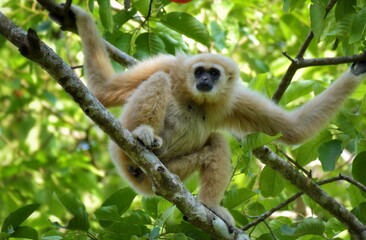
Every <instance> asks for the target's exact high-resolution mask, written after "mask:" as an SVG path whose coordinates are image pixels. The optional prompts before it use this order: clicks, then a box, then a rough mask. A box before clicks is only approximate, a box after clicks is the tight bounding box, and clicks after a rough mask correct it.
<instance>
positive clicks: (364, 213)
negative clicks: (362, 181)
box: [351, 202, 366, 224]
mask: <svg viewBox="0 0 366 240" xmlns="http://www.w3.org/2000/svg"><path fill="white" fill-rule="evenodd" d="M351 213H353V214H354V215H355V216H356V217H357V218H358V219H359V220H360V221H361V222H362V223H363V224H366V202H363V203H360V205H358V206H357V207H355V208H354V209H352V211H351Z"/></svg>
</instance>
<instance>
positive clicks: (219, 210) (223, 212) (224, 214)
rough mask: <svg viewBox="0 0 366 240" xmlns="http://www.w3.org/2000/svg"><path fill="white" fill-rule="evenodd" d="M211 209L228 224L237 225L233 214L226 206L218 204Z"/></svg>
mask: <svg viewBox="0 0 366 240" xmlns="http://www.w3.org/2000/svg"><path fill="white" fill-rule="evenodd" d="M209 209H211V211H213V212H214V213H216V215H218V216H219V217H220V218H221V219H222V220H223V221H224V222H226V224H227V225H228V226H235V220H234V218H233V216H231V214H230V212H229V210H227V209H226V208H224V207H221V206H216V207H210V208H209Z"/></svg>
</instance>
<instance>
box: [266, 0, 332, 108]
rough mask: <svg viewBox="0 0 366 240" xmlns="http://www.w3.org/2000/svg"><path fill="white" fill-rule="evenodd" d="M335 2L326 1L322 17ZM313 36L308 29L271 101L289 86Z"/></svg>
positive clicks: (277, 98)
mask: <svg viewBox="0 0 366 240" xmlns="http://www.w3.org/2000/svg"><path fill="white" fill-rule="evenodd" d="M336 2H337V0H331V1H330V2H329V3H328V5H327V7H326V8H325V15H324V18H325V17H326V16H327V15H328V13H329V12H330V10H332V8H333V7H334V5H335V4H336ZM313 38H314V33H313V31H310V32H309V34H308V36H307V37H306V39H305V41H304V43H303V44H302V45H301V47H300V49H299V51H298V53H297V55H296V57H295V60H294V61H291V64H290V66H289V67H288V69H287V71H286V73H285V75H284V76H283V77H282V80H281V82H280V84H279V85H278V87H277V89H276V91H275V93H274V94H273V96H272V101H274V102H276V103H277V102H279V101H280V99H281V98H282V96H283V94H284V93H285V91H286V89H287V88H288V87H289V86H290V83H291V81H292V78H293V77H294V75H295V73H296V71H297V70H298V69H299V65H298V61H300V62H301V61H302V60H303V58H304V54H305V52H306V50H307V49H308V47H309V45H310V43H311V41H312V40H313Z"/></svg>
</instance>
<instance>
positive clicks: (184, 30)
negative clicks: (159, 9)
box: [161, 12, 211, 47]
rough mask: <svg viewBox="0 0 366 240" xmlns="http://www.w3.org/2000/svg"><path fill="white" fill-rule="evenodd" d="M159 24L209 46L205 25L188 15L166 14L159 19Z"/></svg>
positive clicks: (179, 13) (182, 13)
mask: <svg viewBox="0 0 366 240" xmlns="http://www.w3.org/2000/svg"><path fill="white" fill-rule="evenodd" d="M161 23H163V24H164V25H165V26H167V27H169V28H171V29H173V30H175V31H177V32H179V33H181V34H184V35H186V36H187V37H189V38H192V39H193V40H195V41H197V42H200V43H202V44H203V45H205V46H207V47H208V46H209V45H210V42H211V41H210V35H209V33H208V31H207V29H206V27H205V25H203V24H202V23H201V22H199V21H198V20H197V19H196V18H194V17H193V16H191V15H189V14H188V13H184V12H171V13H168V14H166V15H165V16H164V17H163V18H162V19H161Z"/></svg>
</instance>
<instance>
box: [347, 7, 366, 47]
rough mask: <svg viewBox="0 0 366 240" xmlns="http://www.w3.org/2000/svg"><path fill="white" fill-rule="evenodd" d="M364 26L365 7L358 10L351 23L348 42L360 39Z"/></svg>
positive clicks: (365, 20)
mask: <svg viewBox="0 0 366 240" xmlns="http://www.w3.org/2000/svg"><path fill="white" fill-rule="evenodd" d="M365 28H366V7H364V8H363V9H362V10H361V11H359V12H358V13H357V14H356V16H355V19H354V21H353V24H352V28H351V36H350V37H349V43H350V44H352V43H355V42H358V41H360V40H361V38H362V36H363V34H364V32H365Z"/></svg>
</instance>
